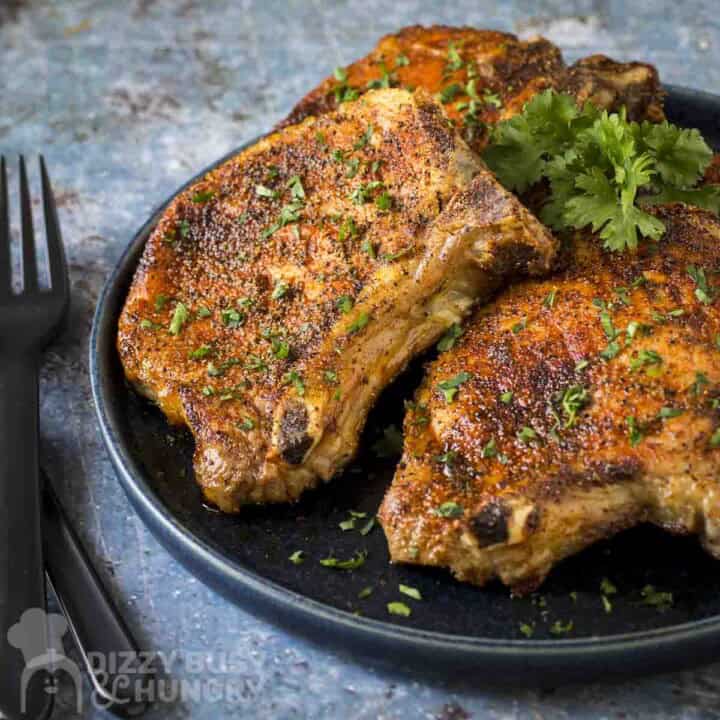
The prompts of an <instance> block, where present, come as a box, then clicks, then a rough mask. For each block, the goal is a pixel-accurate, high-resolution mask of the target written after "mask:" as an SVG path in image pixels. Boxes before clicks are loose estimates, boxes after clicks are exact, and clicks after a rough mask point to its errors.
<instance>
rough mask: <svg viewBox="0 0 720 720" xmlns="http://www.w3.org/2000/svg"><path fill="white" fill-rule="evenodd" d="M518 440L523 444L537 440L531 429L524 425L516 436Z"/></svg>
mask: <svg viewBox="0 0 720 720" xmlns="http://www.w3.org/2000/svg"><path fill="white" fill-rule="evenodd" d="M517 436H518V440H520V441H521V442H524V443H529V442H531V441H532V440H535V439H537V433H536V432H535V431H534V430H533V429H532V428H531V427H528V426H527V425H525V426H524V427H523V428H522V430H520V431H519V432H518V434H517Z"/></svg>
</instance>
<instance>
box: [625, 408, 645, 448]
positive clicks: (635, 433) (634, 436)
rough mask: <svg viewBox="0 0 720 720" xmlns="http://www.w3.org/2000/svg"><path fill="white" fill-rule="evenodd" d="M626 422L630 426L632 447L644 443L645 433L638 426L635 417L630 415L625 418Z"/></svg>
mask: <svg viewBox="0 0 720 720" xmlns="http://www.w3.org/2000/svg"><path fill="white" fill-rule="evenodd" d="M625 422H626V423H627V426H628V437H629V439H630V447H636V446H637V445H639V444H640V443H641V442H642V439H643V433H642V430H641V428H640V425H638V421H637V419H636V418H635V417H634V416H633V415H628V416H627V417H626V418H625Z"/></svg>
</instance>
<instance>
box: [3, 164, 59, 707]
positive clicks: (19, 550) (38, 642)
mask: <svg viewBox="0 0 720 720" xmlns="http://www.w3.org/2000/svg"><path fill="white" fill-rule="evenodd" d="M40 174H41V178H42V194H43V208H44V215H45V229H46V245H47V256H48V265H49V269H50V288H49V289H47V290H45V289H41V288H40V283H39V281H38V264H37V260H36V254H35V251H36V248H35V233H34V230H33V222H32V208H31V201H30V191H29V188H28V180H27V170H26V167H25V160H24V158H23V157H20V210H21V217H22V232H21V237H22V243H21V245H22V276H23V289H22V292H21V293H19V294H15V293H14V292H13V289H12V270H11V261H10V218H9V201H8V189H7V172H6V167H5V158H0V648H2V649H1V650H0V717H7V718H10V719H11V720H15V719H16V718H22V719H23V720H30V718H33V719H35V718H44V717H47V716H48V715H49V713H50V711H51V710H52V694H51V692H50V691H49V689H50V683H51V676H50V674H49V672H48V670H49V669H50V666H51V662H52V655H53V653H52V648H51V647H50V646H49V644H48V629H47V623H46V621H45V615H44V614H43V612H42V611H44V610H45V608H46V603H45V579H44V578H45V576H44V568H43V556H42V539H41V530H40V508H41V500H40V497H41V495H40V475H39V447H38V437H39V433H38V368H39V361H40V354H41V351H42V350H43V348H44V347H45V346H46V345H47V344H48V343H49V342H50V340H51V339H52V338H53V337H54V335H55V334H56V333H57V331H58V329H59V327H60V325H61V323H62V321H63V319H64V318H65V316H66V314H67V309H68V304H69V298H70V293H69V281H68V271H67V264H66V261H65V252H64V250H63V244H62V238H61V236H60V225H59V223H58V217H57V209H56V206H55V200H54V198H53V193H52V188H51V187H50V180H49V178H48V173H47V169H46V167H45V162H44V160H43V158H42V157H41V158H40ZM28 611H29V612H28ZM23 614H25V615H23ZM46 690H48V692H46Z"/></svg>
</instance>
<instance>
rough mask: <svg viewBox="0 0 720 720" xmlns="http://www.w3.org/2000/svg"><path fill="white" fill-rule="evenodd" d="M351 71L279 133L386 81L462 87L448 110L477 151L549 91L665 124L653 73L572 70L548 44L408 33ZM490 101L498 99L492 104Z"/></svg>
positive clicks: (608, 67)
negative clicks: (455, 58) (346, 93)
mask: <svg viewBox="0 0 720 720" xmlns="http://www.w3.org/2000/svg"><path fill="white" fill-rule="evenodd" d="M450 48H455V50H457V52H458V53H459V56H460V58H461V60H462V61H463V64H462V67H459V68H457V69H452V65H451V64H450V63H449V51H450ZM398 57H400V58H401V64H398ZM403 58H407V61H408V62H407V64H402V59H403ZM346 71H347V80H345V81H343V82H340V81H338V80H337V79H336V78H334V77H332V76H330V77H328V78H326V79H325V80H323V81H322V82H321V83H320V85H318V86H317V87H316V88H315V89H313V90H311V91H310V92H309V93H308V94H307V95H306V96H305V97H304V98H303V99H302V100H301V101H300V102H299V103H298V104H297V105H296V106H295V107H294V108H293V110H292V111H291V113H290V114H289V115H288V117H287V118H286V119H285V120H283V121H282V122H281V123H280V127H284V126H287V125H292V124H295V123H297V122H299V121H301V120H303V119H304V118H306V117H309V116H312V115H321V114H323V113H325V112H329V111H331V110H333V109H335V108H336V107H337V106H338V98H337V94H338V93H339V94H340V95H342V88H343V87H349V88H351V89H353V90H355V91H356V92H358V93H363V92H365V91H366V89H367V87H368V84H369V83H370V84H372V83H373V82H378V81H381V80H382V79H383V77H384V78H386V82H387V83H389V84H391V85H392V86H396V87H411V88H415V87H421V88H423V89H425V90H426V91H427V92H429V93H431V94H433V95H436V96H439V95H440V94H441V93H442V91H443V90H446V89H447V88H448V87H450V86H452V85H455V84H457V85H458V86H459V88H460V91H459V92H458V93H457V94H456V96H455V97H454V98H453V100H452V101H451V102H448V103H447V104H445V106H444V107H445V110H446V112H447V114H448V116H449V117H450V118H451V119H452V121H453V122H454V123H456V124H457V126H458V128H459V129H460V131H461V134H462V135H463V137H464V138H465V139H466V140H467V141H468V142H469V143H470V144H471V146H472V147H473V148H474V149H476V150H480V149H482V147H484V145H485V144H486V141H487V131H486V128H487V126H491V125H494V124H495V123H497V122H498V121H500V120H504V119H506V118H509V117H512V116H513V115H515V114H516V113H518V112H519V111H520V110H521V109H522V107H523V105H524V104H525V103H526V102H527V101H528V100H529V99H530V98H532V97H533V95H535V94H536V93H538V92H541V91H542V90H545V89H548V88H553V89H555V90H559V91H564V92H568V93H571V94H573V95H575V96H576V97H577V98H578V100H579V101H580V102H585V101H587V100H591V101H592V102H594V103H595V104H596V105H598V106H600V107H603V108H607V109H618V108H619V107H620V106H621V105H625V106H627V108H628V111H629V115H630V117H631V118H632V119H650V120H660V119H662V117H663V112H662V99H663V92H662V90H661V88H660V84H659V81H658V75H657V71H656V70H655V68H654V67H652V66H651V65H646V64H644V63H637V62H630V63H618V62H615V61H614V60H611V59H610V58H607V57H605V56H603V55H593V56H590V57H588V58H584V59H583V60H580V61H578V62H577V63H575V64H574V65H572V66H571V67H569V68H568V67H567V66H566V65H565V63H564V62H563V59H562V55H561V53H560V50H559V49H558V48H557V47H556V46H555V45H553V44H552V43H551V42H549V41H548V40H546V39H545V38H534V39H531V40H520V39H518V38H517V37H516V36H515V35H512V34H510V33H503V32H497V31H494V30H479V29H475V28H470V27H449V26H445V25H433V26H432V27H422V26H420V25H415V26H411V27H406V28H403V29H401V30H399V31H398V32H397V33H392V34H389V35H386V36H384V37H383V38H381V39H380V41H379V42H378V44H377V45H376V46H375V48H374V49H373V50H372V51H371V52H370V53H369V54H368V55H367V56H365V57H364V58H362V59H360V60H358V61H356V62H354V63H352V64H350V65H349V66H348V67H347V68H346ZM471 76H472V77H474V78H475V90H476V93H477V97H478V98H479V99H480V100H479V102H478V104H477V112H476V113H475V114H474V115H473V117H472V119H471V118H469V116H468V114H467V113H468V108H467V107H463V105H467V104H468V102H469V101H470V99H471V98H470V97H469V96H468V95H467V94H466V92H465V89H466V86H467V83H468V81H469V79H470V78H471ZM487 97H489V98H492V99H491V100H490V101H486V100H485V98H487Z"/></svg>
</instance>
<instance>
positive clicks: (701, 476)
mask: <svg viewBox="0 0 720 720" xmlns="http://www.w3.org/2000/svg"><path fill="white" fill-rule="evenodd" d="M653 212H655V213H656V214H657V215H658V216H659V217H660V218H661V220H662V221H664V222H665V224H666V228H667V230H666V233H665V235H664V237H663V238H662V240H661V241H660V242H659V243H658V244H657V245H656V244H654V243H651V242H648V243H645V244H643V245H642V246H641V247H640V249H639V250H638V253H637V254H636V255H633V254H631V253H625V254H617V253H610V252H606V251H604V250H602V249H601V245H602V242H601V241H600V240H598V239H597V238H595V237H593V236H592V235H590V234H589V233H578V234H577V236H576V237H575V239H574V240H573V243H572V244H571V246H570V247H569V248H568V249H567V250H566V251H565V252H564V257H563V261H564V265H565V267H566V269H565V270H563V271H561V272H560V273H559V274H557V275H554V276H552V277H549V278H547V279H545V280H542V281H540V280H527V281H523V282H521V283H518V284H516V285H514V286H513V287H510V288H509V289H507V290H505V291H504V292H503V293H502V294H501V295H500V296H498V297H497V299H496V300H495V301H494V302H493V303H492V304H491V305H489V306H487V307H486V308H483V309H481V310H479V311H478V312H477V313H476V315H475V316H473V318H472V319H471V321H470V322H468V327H467V330H466V332H465V334H464V335H463V336H462V337H461V338H460V339H459V340H458V341H457V343H456V345H455V346H454V347H453V348H451V349H450V350H449V351H447V352H445V353H442V354H441V355H440V356H439V358H438V359H437V360H436V361H434V362H433V363H432V364H431V365H430V367H429V369H428V373H427V376H426V378H425V380H424V383H423V385H422V387H421V389H420V390H419V392H418V394H417V397H416V399H415V402H414V404H413V409H412V410H411V411H410V412H409V413H408V415H407V417H406V421H405V447H404V453H403V457H402V460H401V462H400V465H399V467H398V471H397V474H396V476H395V478H394V481H393V483H392V486H391V488H390V490H389V491H388V494H387V495H386V497H385V500H384V502H383V505H382V508H381V513H380V517H381V521H382V525H383V528H384V529H385V533H386V535H387V538H388V541H389V545H390V551H391V556H392V559H393V560H394V561H399V562H409V563H419V564H425V565H439V566H443V567H449V568H451V569H452V572H453V573H454V574H455V575H456V576H457V577H458V578H459V579H462V580H466V581H469V582H473V583H476V584H479V585H482V584H484V583H486V582H487V581H489V580H490V579H492V578H494V577H500V578H501V580H502V581H503V582H504V583H506V584H507V585H510V586H512V587H513V589H514V590H515V591H517V592H525V591H528V590H531V589H534V588H535V587H537V586H538V585H539V584H540V583H541V582H542V580H543V579H544V578H545V576H546V575H547V573H548V572H549V570H550V569H551V568H552V566H553V565H554V564H555V563H557V562H558V561H559V560H561V559H562V558H564V557H567V556H568V555H570V554H573V553H576V552H578V551H579V550H581V549H582V548H584V547H586V546H588V545H590V544H591V543H593V542H595V541H596V540H599V539H601V538H606V537H609V536H611V535H613V534H614V533H617V532H618V531H620V530H622V529H624V528H628V527H630V526H633V525H636V524H638V523H642V522H651V523H655V524H657V525H659V526H661V527H663V528H666V529H667V530H669V531H671V532H677V533H697V534H698V535H699V536H700V539H701V541H702V543H703V544H704V546H705V547H706V548H707V549H708V551H709V552H711V553H712V554H713V555H715V556H717V557H720V430H719V427H720V349H718V348H719V346H720V311H719V310H718V307H719V303H720V287H719V286H717V279H716V278H717V272H718V271H719V270H720V219H718V217H717V216H716V215H714V214H711V213H709V212H706V211H702V210H698V209H695V208H689V207H684V206H681V205H674V206H667V207H660V208H657V209H655V210H654V211H653Z"/></svg>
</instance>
